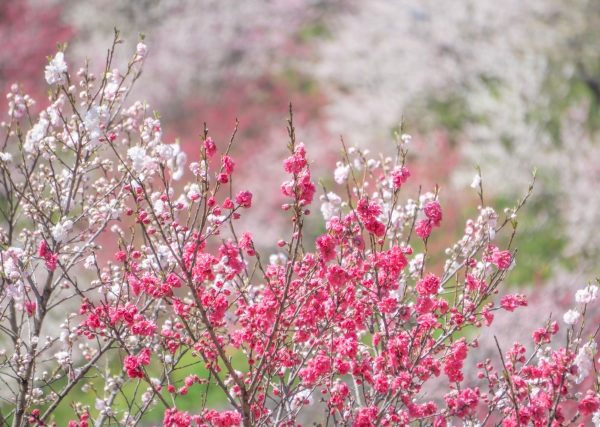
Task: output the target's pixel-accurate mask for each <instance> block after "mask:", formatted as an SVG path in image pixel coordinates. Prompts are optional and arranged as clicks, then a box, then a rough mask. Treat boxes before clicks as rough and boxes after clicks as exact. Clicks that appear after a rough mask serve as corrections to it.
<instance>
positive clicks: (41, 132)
mask: <svg viewBox="0 0 600 427" xmlns="http://www.w3.org/2000/svg"><path fill="white" fill-rule="evenodd" d="M49 126H50V122H49V121H48V120H47V119H46V118H45V117H43V116H42V117H40V120H39V121H38V122H37V123H36V124H35V125H34V126H33V127H32V128H31V129H30V130H29V132H27V136H26V137H25V143H24V144H23V149H24V150H25V151H26V152H28V153H34V152H35V151H36V150H37V149H38V146H39V144H40V142H42V139H44V138H45V137H46V134H47V132H48V127H49Z"/></svg>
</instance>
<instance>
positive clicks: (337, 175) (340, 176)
mask: <svg viewBox="0 0 600 427" xmlns="http://www.w3.org/2000/svg"><path fill="white" fill-rule="evenodd" d="M349 173H350V166H349V165H344V164H343V163H342V162H338V163H337V167H336V168H335V171H334V172H333V179H334V181H335V182H337V183H338V184H343V183H345V182H346V181H347V180H348V174H349Z"/></svg>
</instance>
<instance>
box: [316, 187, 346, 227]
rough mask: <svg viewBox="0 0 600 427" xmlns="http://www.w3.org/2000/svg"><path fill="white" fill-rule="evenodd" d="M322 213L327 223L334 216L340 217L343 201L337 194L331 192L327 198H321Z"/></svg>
mask: <svg viewBox="0 0 600 427" xmlns="http://www.w3.org/2000/svg"><path fill="white" fill-rule="evenodd" d="M321 201H323V204H321V213H322V214H323V218H325V221H329V220H330V219H331V218H333V217H334V216H339V214H340V207H341V206H342V199H341V197H340V196H338V195H337V194H335V193H332V192H329V193H327V195H325V196H321Z"/></svg>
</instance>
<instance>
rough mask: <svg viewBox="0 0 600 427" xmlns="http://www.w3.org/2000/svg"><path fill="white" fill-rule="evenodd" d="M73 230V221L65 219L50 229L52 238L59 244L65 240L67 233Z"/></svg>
mask: <svg viewBox="0 0 600 427" xmlns="http://www.w3.org/2000/svg"><path fill="white" fill-rule="evenodd" d="M72 229H73V221H71V220H69V219H67V220H65V221H63V222H59V223H58V224H56V225H55V226H54V227H53V228H52V237H53V238H54V240H56V242H57V243H61V242H63V241H64V240H66V238H67V235H68V234H69V231H71V230H72Z"/></svg>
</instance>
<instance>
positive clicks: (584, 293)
mask: <svg viewBox="0 0 600 427" xmlns="http://www.w3.org/2000/svg"><path fill="white" fill-rule="evenodd" d="M597 296H598V286H596V285H588V286H586V287H585V288H583V289H580V290H578V291H577V292H575V301H577V302H578V303H580V304H589V303H590V302H592V301H594V300H595V299H596V297H597Z"/></svg>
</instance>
